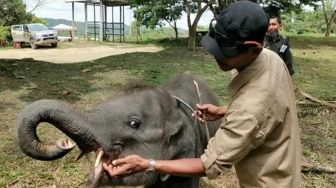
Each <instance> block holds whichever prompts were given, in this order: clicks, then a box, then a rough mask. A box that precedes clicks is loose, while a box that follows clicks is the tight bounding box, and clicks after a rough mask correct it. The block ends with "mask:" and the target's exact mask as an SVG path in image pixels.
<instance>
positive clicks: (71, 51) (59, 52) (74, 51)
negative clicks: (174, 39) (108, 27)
mask: <svg viewBox="0 0 336 188" xmlns="http://www.w3.org/2000/svg"><path fill="white" fill-rule="evenodd" d="M76 44H77V45H76ZM75 45H76V46H75ZM64 46H65V47H64ZM160 50H162V48H160V47H157V46H154V45H135V44H134V45H133V44H127V45H126V44H117V45H113V46H108V45H106V46H104V45H103V46H102V45H99V46H98V45H94V44H93V45H92V44H91V45H87V44H79V46H78V43H73V44H63V46H62V44H61V47H59V48H49V47H41V48H39V49H36V50H34V49H31V48H29V47H25V48H21V49H2V50H0V59H23V58H33V59H35V60H41V61H47V62H51V63H79V62H84V61H92V60H95V59H99V58H102V57H107V56H112V55H119V54H125V53H133V52H158V51H160Z"/></svg>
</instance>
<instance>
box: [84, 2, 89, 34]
mask: <svg viewBox="0 0 336 188" xmlns="http://www.w3.org/2000/svg"><path fill="white" fill-rule="evenodd" d="M84 14H85V31H84V32H85V33H84V40H89V39H88V9H87V2H85V4H84Z"/></svg>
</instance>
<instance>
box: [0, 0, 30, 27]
mask: <svg viewBox="0 0 336 188" xmlns="http://www.w3.org/2000/svg"><path fill="white" fill-rule="evenodd" d="M0 4H1V6H0V26H10V25H13V24H19V23H26V22H29V21H30V20H31V19H32V14H30V13H26V6H25V4H23V2H22V0H10V1H8V0H0Z"/></svg>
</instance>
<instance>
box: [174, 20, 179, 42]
mask: <svg viewBox="0 0 336 188" xmlns="http://www.w3.org/2000/svg"><path fill="white" fill-rule="evenodd" d="M174 31H175V40H176V41H177V40H178V31H177V27H176V24H175V27H174Z"/></svg>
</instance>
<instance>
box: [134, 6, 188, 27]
mask: <svg viewBox="0 0 336 188" xmlns="http://www.w3.org/2000/svg"><path fill="white" fill-rule="evenodd" d="M133 6H136V7H138V8H137V9H136V11H135V15H137V20H138V21H139V22H140V23H141V25H144V26H146V27H149V28H155V27H156V26H157V25H158V26H163V25H164V22H163V21H166V22H168V23H170V25H171V26H172V27H173V25H174V22H176V21H177V20H178V19H179V18H180V17H181V15H182V11H183V5H182V4H179V3H177V1H176V0H159V1H157V0H155V1H154V0H153V1H136V2H134V4H133Z"/></svg>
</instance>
